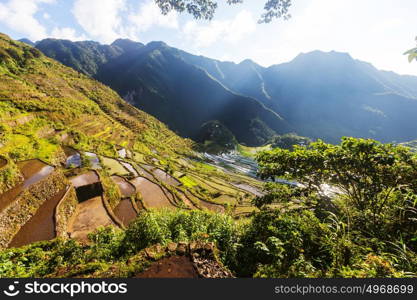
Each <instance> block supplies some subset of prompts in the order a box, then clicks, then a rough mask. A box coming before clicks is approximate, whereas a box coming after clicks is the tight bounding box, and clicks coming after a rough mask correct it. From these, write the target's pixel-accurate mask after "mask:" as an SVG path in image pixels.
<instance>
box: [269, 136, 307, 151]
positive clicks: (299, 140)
mask: <svg viewBox="0 0 417 300" xmlns="http://www.w3.org/2000/svg"><path fill="white" fill-rule="evenodd" d="M311 142H312V141H311V139H309V138H307V137H303V136H299V135H297V134H295V133H287V134H283V135H278V136H275V137H274V138H273V139H272V142H271V146H272V148H282V149H289V150H291V149H292V148H293V146H295V145H299V146H308V145H309V144H310V143H311Z"/></svg>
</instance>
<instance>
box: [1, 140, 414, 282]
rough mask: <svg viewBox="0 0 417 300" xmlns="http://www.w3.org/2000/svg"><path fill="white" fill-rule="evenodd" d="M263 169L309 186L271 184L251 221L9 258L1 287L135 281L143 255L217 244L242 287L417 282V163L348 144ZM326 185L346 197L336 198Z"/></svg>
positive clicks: (134, 227)
mask: <svg viewBox="0 0 417 300" xmlns="http://www.w3.org/2000/svg"><path fill="white" fill-rule="evenodd" d="M258 160H259V164H260V174H261V175H263V176H264V177H272V178H275V177H276V176H282V175H285V174H287V173H291V175H292V177H291V179H296V180H297V181H298V182H299V183H301V184H302V185H298V186H294V187H291V186H284V185H278V184H277V183H273V182H271V183H268V185H267V191H268V192H269V193H268V194H267V195H266V196H265V197H262V198H258V199H257V200H256V201H255V203H256V204H257V206H258V207H259V208H260V209H261V210H260V211H259V212H257V213H254V215H253V216H252V217H251V218H248V219H245V220H242V221H236V220H234V219H233V218H232V217H230V216H228V215H224V214H216V213H213V212H208V211H187V210H162V211H147V212H142V213H141V214H140V215H139V217H138V218H137V220H136V221H134V222H133V223H132V224H131V225H130V226H129V228H128V229H127V230H126V231H121V230H115V229H113V228H105V229H101V230H99V231H98V232H97V233H95V234H92V235H91V236H90V239H91V244H90V245H80V244H78V243H76V242H74V241H72V240H69V241H62V240H54V241H50V242H40V243H35V244H33V245H29V246H26V247H23V248H20V249H7V250H4V251H2V252H0V277H30V276H32V277H33V276H35V277H46V276H49V277H55V276H63V277H69V276H80V275H82V276H94V275H93V274H97V273H95V272H96V271H101V272H105V271H106V270H110V269H113V268H114V267H115V266H117V268H118V269H119V270H120V272H119V273H118V275H115V274H113V275H112V276H131V275H132V274H133V273H131V272H130V271H129V268H131V264H129V263H128V262H129V261H132V257H134V256H135V255H136V254H137V253H138V252H139V251H140V250H142V249H144V248H147V247H149V246H152V245H155V244H161V245H167V244H168V243H169V242H171V241H174V242H189V241H195V240H202V241H211V242H214V243H216V244H217V246H218V249H219V254H220V255H219V256H220V259H221V260H222V262H223V263H224V264H225V265H226V266H227V267H228V268H229V269H230V270H231V271H233V272H234V273H235V275H236V276H238V277H252V276H254V277H416V276H417V238H416V237H417V218H416V216H417V200H416V199H417V197H416V194H417V191H416V183H415V179H416V178H417V177H416V176H417V171H416V170H417V163H416V157H415V156H414V154H413V153H411V152H410V151H409V150H408V149H406V148H404V147H395V146H392V145H383V144H380V143H377V142H375V141H371V140H360V139H344V140H343V141H342V143H341V145H337V146H335V145H327V144H324V143H323V142H320V141H319V142H316V143H313V144H311V145H310V146H309V147H308V148H302V147H295V150H294V151H289V150H282V149H274V150H272V151H268V152H265V153H262V154H260V155H259V156H258ZM287 175H288V174H287ZM287 177H288V178H289V176H287ZM323 184H331V185H333V186H335V187H337V188H338V189H339V192H340V191H342V192H343V193H339V194H337V193H336V194H334V195H332V196H331V197H330V196H329V195H326V194H325V193H323V191H322V186H323ZM369 191H372V193H369ZM133 261H134V260H133ZM98 274H106V273H100V272H99V273H98Z"/></svg>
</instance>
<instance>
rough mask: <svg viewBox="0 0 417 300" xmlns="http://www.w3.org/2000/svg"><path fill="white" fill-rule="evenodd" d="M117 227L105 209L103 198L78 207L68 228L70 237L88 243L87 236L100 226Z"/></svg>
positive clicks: (80, 204)
mask: <svg viewBox="0 0 417 300" xmlns="http://www.w3.org/2000/svg"><path fill="white" fill-rule="evenodd" d="M108 225H114V226H116V225H115V224H114V223H113V221H112V219H111V218H110V216H109V215H108V214H107V211H106V209H105V208H104V205H103V201H102V199H101V197H95V198H93V199H90V200H87V201H84V202H82V203H79V204H78V205H77V208H76V211H75V214H74V216H73V217H72V218H71V220H70V222H69V226H68V232H69V233H70V237H71V238H74V239H77V240H80V241H83V242H86V241H88V238H87V235H88V234H89V233H90V232H93V231H94V230H95V229H97V228H98V227H100V226H108Z"/></svg>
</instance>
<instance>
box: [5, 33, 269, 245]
mask: <svg viewBox="0 0 417 300" xmlns="http://www.w3.org/2000/svg"><path fill="white" fill-rule="evenodd" d="M193 148H194V144H193V143H192V142H191V141H190V140H187V139H183V138H180V137H178V136H177V135H176V134H174V133H173V132H172V131H170V130H169V129H168V128H167V127H166V126H165V125H164V124H162V123H161V122H159V121H158V120H156V119H155V118H153V117H151V116H150V115H148V114H146V113H144V112H142V111H140V110H138V109H136V108H134V107H133V106H131V105H130V104H128V103H126V102H125V101H124V100H122V99H121V98H120V97H119V96H118V95H117V94H116V93H115V92H114V91H113V90H111V89H110V88H108V87H106V86H104V85H102V84H100V83H98V82H97V81H95V80H92V79H90V78H88V77H87V76H85V75H82V74H80V73H78V72H76V71H74V70H72V69H70V68H68V67H65V66H63V65H61V64H60V63H58V62H56V61H54V60H52V59H50V58H47V57H45V56H44V55H43V54H41V53H40V52H39V51H38V50H37V49H35V48H32V47H30V46H28V45H26V44H24V43H21V42H17V41H13V40H11V39H10V38H9V37H7V36H6V35H3V34H1V35H0V248H6V247H20V246H23V245H26V244H30V243H33V242H36V241H41V240H50V239H54V238H55V237H61V238H65V239H68V238H71V239H75V240H78V241H80V242H86V243H88V235H89V233H91V232H93V231H95V230H96V229H97V228H99V227H102V226H113V227H115V228H121V229H125V228H126V226H128V224H129V223H130V222H132V220H133V219H135V218H136V216H137V215H138V214H139V213H140V212H141V211H144V210H150V209H160V208H168V209H183V210H193V209H195V210H206V209H208V210H212V211H215V212H219V213H224V212H227V213H230V214H232V215H234V216H245V215H247V214H248V213H250V212H252V211H254V207H252V206H251V200H252V199H253V198H254V197H255V196H256V195H257V194H258V193H259V189H260V188H261V182H259V181H258V180H256V179H254V178H250V177H248V176H246V175H245V174H243V173H240V172H237V171H231V170H227V169H224V168H221V167H217V166H215V165H213V164H210V161H209V160H208V159H207V157H206V156H204V155H202V154H199V153H197V152H195V151H194V150H193ZM248 186H250V187H251V188H250V189H248V188H247V187H248Z"/></svg>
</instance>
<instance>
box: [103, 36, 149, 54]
mask: <svg viewBox="0 0 417 300" xmlns="http://www.w3.org/2000/svg"><path fill="white" fill-rule="evenodd" d="M111 46H117V47H119V48H121V49H123V50H124V51H128V52H130V51H136V50H139V49H140V48H142V47H143V46H144V45H143V44H142V43H140V42H135V41H132V40H130V39H117V40H115V41H114V42H113V43H112V44H111Z"/></svg>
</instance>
